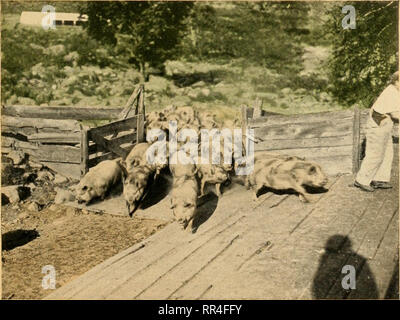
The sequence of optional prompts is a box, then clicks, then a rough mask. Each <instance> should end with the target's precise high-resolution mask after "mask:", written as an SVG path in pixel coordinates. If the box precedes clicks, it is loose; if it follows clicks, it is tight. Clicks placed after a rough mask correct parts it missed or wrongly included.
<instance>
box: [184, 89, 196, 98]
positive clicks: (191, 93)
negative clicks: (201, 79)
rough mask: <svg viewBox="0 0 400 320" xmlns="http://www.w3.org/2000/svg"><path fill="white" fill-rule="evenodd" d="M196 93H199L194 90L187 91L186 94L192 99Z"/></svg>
mask: <svg viewBox="0 0 400 320" xmlns="http://www.w3.org/2000/svg"><path fill="white" fill-rule="evenodd" d="M198 95H199V93H198V92H196V91H194V90H191V91H189V92H188V94H187V96H188V97H189V98H192V99H196V98H197V96H198Z"/></svg>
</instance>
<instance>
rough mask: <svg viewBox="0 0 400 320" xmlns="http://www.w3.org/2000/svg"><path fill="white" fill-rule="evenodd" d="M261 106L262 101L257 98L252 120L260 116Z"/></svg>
mask: <svg viewBox="0 0 400 320" xmlns="http://www.w3.org/2000/svg"><path fill="white" fill-rule="evenodd" d="M262 104H263V101H262V100H261V99H260V98H258V97H257V99H256V101H255V102H254V111H253V119H256V118H259V117H261V116H262Z"/></svg>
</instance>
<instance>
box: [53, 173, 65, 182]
mask: <svg viewBox="0 0 400 320" xmlns="http://www.w3.org/2000/svg"><path fill="white" fill-rule="evenodd" d="M53 182H54V184H63V183H67V182H68V179H67V178H66V177H64V176H62V175H60V174H56V176H55V178H54V180H53Z"/></svg>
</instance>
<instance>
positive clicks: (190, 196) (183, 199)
mask: <svg viewBox="0 0 400 320" xmlns="http://www.w3.org/2000/svg"><path fill="white" fill-rule="evenodd" d="M198 192H199V187H198V184H197V180H196V178H195V177H191V178H187V177H180V178H174V183H173V187H172V191H171V209H172V212H173V214H174V217H175V220H176V221H177V222H178V223H179V224H180V225H181V227H182V229H187V230H188V231H190V232H193V219H194V217H195V214H196V207H197V196H198Z"/></svg>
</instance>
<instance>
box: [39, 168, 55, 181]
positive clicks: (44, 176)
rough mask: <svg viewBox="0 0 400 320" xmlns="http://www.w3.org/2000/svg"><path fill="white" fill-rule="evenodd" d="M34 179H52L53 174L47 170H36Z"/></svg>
mask: <svg viewBox="0 0 400 320" xmlns="http://www.w3.org/2000/svg"><path fill="white" fill-rule="evenodd" d="M36 180H39V181H45V180H49V181H52V180H54V176H53V174H52V173H51V172H49V171H47V170H42V171H39V172H38V174H37V178H36Z"/></svg>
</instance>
